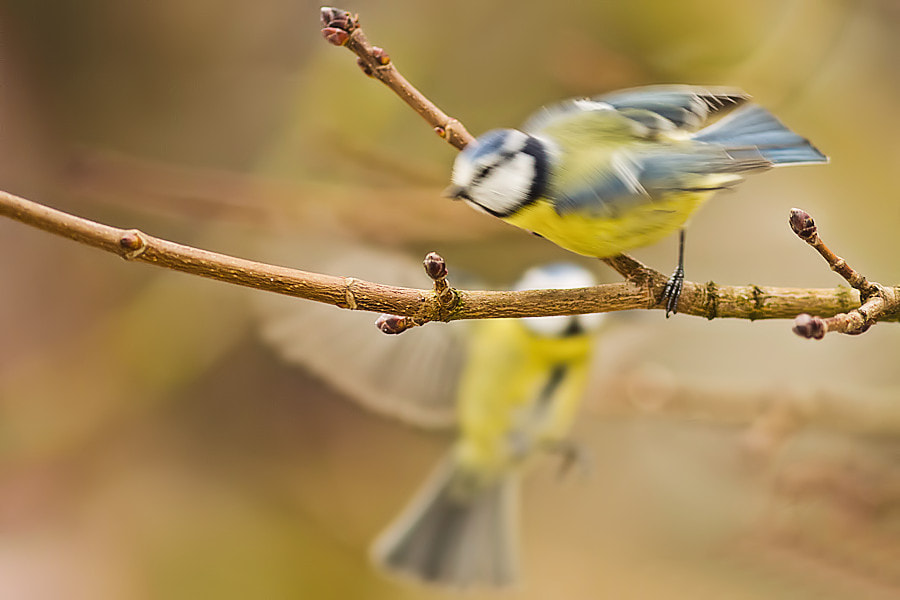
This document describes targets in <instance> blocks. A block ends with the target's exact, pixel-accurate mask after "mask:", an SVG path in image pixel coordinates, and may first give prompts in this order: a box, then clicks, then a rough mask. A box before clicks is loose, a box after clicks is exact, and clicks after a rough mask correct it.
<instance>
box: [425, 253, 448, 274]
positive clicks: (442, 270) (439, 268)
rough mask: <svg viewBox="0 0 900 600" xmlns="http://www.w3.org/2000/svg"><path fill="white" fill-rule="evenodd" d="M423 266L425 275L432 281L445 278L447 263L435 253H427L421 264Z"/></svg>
mask: <svg viewBox="0 0 900 600" xmlns="http://www.w3.org/2000/svg"><path fill="white" fill-rule="evenodd" d="M423 264H424V265H425V273H427V274H428V276H429V277H431V278H432V279H434V280H438V279H444V278H445V277H447V263H446V262H444V259H443V257H442V256H441V255H440V254H438V253H437V252H429V253H428V256H426V257H425V260H424V262H423Z"/></svg>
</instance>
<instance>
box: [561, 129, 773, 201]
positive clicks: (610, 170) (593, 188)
mask: <svg viewBox="0 0 900 600" xmlns="http://www.w3.org/2000/svg"><path fill="white" fill-rule="evenodd" d="M771 166H772V163H771V162H770V161H769V160H767V159H765V158H764V157H763V156H762V155H761V154H760V152H759V151H758V150H756V149H754V148H746V149H739V150H730V151H728V150H725V149H723V148H718V147H713V146H705V145H704V146H699V147H688V148H685V149H683V150H673V149H671V148H668V149H665V150H657V151H654V152H645V153H633V152H630V151H625V150H623V151H619V152H617V153H616V154H615V155H614V156H613V157H612V159H611V160H609V161H608V162H607V163H605V164H604V165H602V166H598V167H597V168H596V169H595V170H593V171H591V172H589V173H587V174H582V176H581V177H580V178H572V177H569V178H567V179H568V184H567V185H566V186H565V187H559V188H557V189H555V190H553V191H552V195H553V198H554V205H555V208H556V212H557V213H558V214H560V215H565V214H570V213H584V214H590V215H592V216H599V217H606V218H616V217H618V216H620V215H621V214H622V213H623V212H624V211H627V210H628V209H630V208H633V207H635V206H637V205H640V204H653V203H658V202H661V201H663V200H664V199H666V198H667V197H671V195H673V194H677V193H679V192H712V191H715V190H719V189H723V188H726V187H730V186H732V185H735V184H736V183H738V182H740V181H741V180H742V179H743V174H745V173H749V172H753V171H761V170H764V169H768V168H770V167H771ZM563 168H564V167H563Z"/></svg>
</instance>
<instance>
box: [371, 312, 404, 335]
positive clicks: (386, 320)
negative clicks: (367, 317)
mask: <svg viewBox="0 0 900 600" xmlns="http://www.w3.org/2000/svg"><path fill="white" fill-rule="evenodd" d="M375 326H376V327H377V328H378V329H380V330H381V332H382V333H386V334H388V335H397V334H398V333H403V332H404V331H406V330H407V329H409V328H410V327H412V323H410V321H409V319H407V318H406V317H398V316H397V315H381V316H380V317H378V318H377V319H375Z"/></svg>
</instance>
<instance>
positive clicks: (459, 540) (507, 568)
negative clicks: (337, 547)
mask: <svg viewBox="0 0 900 600" xmlns="http://www.w3.org/2000/svg"><path fill="white" fill-rule="evenodd" d="M594 283H595V282H594V279H593V277H592V275H591V274H590V273H589V272H588V271H586V270H584V269H582V268H581V267H577V266H574V265H571V264H555V265H550V266H546V267H540V268H534V269H532V270H530V271H528V272H527V273H526V274H525V276H524V277H523V279H522V280H521V281H520V282H519V284H518V285H517V286H516V287H517V288H518V289H536V288H572V287H585V286H590V285H594ZM600 318H601V316H600V315H578V316H570V317H563V316H560V317H537V318H530V319H519V320H515V319H489V320H486V321H482V322H478V323H475V324H474V327H473V329H472V330H471V332H470V335H469V336H468V344H467V352H466V357H465V361H464V365H463V370H462V373H461V378H460V381H459V385H458V387H457V391H456V399H457V400H456V409H457V418H458V429H459V433H458V438H457V441H456V443H455V445H454V446H453V448H452V450H451V451H450V453H449V455H448V456H446V457H445V458H444V460H443V461H442V462H441V463H440V464H439V465H438V467H437V469H436V470H435V471H434V473H433V474H432V476H431V477H430V478H429V479H428V481H427V482H426V483H425V485H424V487H423V488H422V489H421V490H420V492H419V493H418V494H417V495H416V496H415V498H414V499H413V500H412V502H411V503H410V504H409V505H408V506H407V508H406V509H405V510H404V511H403V512H402V514H401V515H400V516H399V517H398V518H397V519H396V521H395V522H394V523H393V524H392V525H390V526H389V527H388V529H387V530H386V531H385V532H384V533H383V534H382V535H381V536H380V537H379V538H378V539H377V540H376V542H375V544H374V545H373V550H372V554H373V558H374V560H375V562H376V563H377V564H379V565H381V566H382V567H383V568H385V569H386V570H388V571H392V572H395V573H397V574H400V575H404V576H407V577H411V578H414V579H417V580H421V581H425V582H429V583H437V584H444V585H448V586H452V587H466V586H502V585H505V584H509V583H510V582H512V581H514V579H515V578H516V574H517V571H518V563H517V549H518V540H517V525H518V524H517V508H518V497H517V494H518V483H519V476H520V474H521V472H522V468H523V466H524V465H525V463H527V462H528V461H529V459H531V458H533V457H534V456H536V455H537V454H539V453H540V452H542V451H552V450H560V449H565V448H570V446H568V445H567V443H566V442H567V435H568V432H569V429H570V427H571V425H572V420H573V418H574V416H575V414H576V409H577V408H578V405H579V403H580V401H581V399H582V396H583V395H584V392H585V387H586V383H587V380H588V372H589V365H590V364H591V355H592V348H593V345H594V339H595V336H594V335H593V333H594V332H595V330H596V327H597V325H598V323H599V321H600Z"/></svg>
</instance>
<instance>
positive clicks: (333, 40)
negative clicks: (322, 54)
mask: <svg viewBox="0 0 900 600" xmlns="http://www.w3.org/2000/svg"><path fill="white" fill-rule="evenodd" d="M322 35H323V36H324V37H325V39H326V40H328V43H329V44H333V45H335V46H343V45H344V44H346V43H347V41H348V40H349V39H350V34H349V33H347V32H346V31H344V30H343V29H338V28H337V27H325V28H324V29H322Z"/></svg>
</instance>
